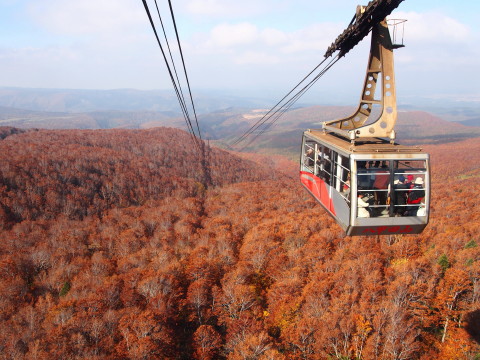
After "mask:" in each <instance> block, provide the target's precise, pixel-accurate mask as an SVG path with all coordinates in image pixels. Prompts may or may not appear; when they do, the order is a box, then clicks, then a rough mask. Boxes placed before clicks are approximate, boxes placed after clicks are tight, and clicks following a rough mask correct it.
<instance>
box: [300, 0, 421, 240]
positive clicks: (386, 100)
mask: <svg viewBox="0 0 480 360" xmlns="http://www.w3.org/2000/svg"><path fill="white" fill-rule="evenodd" d="M402 1H403V0H375V1H370V2H369V4H368V5H367V6H358V7H357V11H356V15H355V17H354V18H353V20H352V22H351V23H350V25H349V26H348V28H347V29H346V30H345V31H344V32H343V33H342V34H341V35H340V36H339V37H338V38H337V39H336V40H335V42H334V43H333V44H332V45H331V46H330V47H329V49H328V50H327V52H326V54H325V57H328V56H331V55H332V54H333V53H334V52H336V51H339V54H340V56H343V55H345V54H346V53H347V52H348V51H349V50H351V49H352V48H353V47H354V46H355V45H356V44H357V43H358V42H359V41H360V40H361V39H363V38H364V37H365V36H366V35H368V33H369V32H370V31H371V32H372V37H371V47H370V56H369V60H368V65H367V71H366V75H365V81H364V84H363V89H362V94H361V97H360V103H359V105H358V108H357V110H356V111H355V112H354V113H353V114H352V115H351V116H348V117H346V118H343V119H338V120H333V121H328V122H324V123H323V126H322V129H318V130H307V131H305V132H304V134H303V140H302V154H301V160H300V180H301V183H302V185H303V186H304V187H305V188H306V189H307V190H308V192H309V193H310V194H311V195H312V196H313V197H314V198H315V199H316V200H317V201H318V202H320V204H321V205H322V206H323V207H324V208H325V209H326V210H327V211H328V212H329V213H330V215H332V216H333V217H334V218H335V220H336V221H337V222H338V223H339V225H340V226H341V227H342V228H343V229H344V230H345V232H346V233H347V235H389V234H418V233H420V232H422V231H423V229H424V228H425V227H426V225H427V224H428V218H429V204H430V170H429V155H428V154H427V153H425V152H423V151H422V149H421V148H419V147H416V146H403V145H399V144H397V143H396V142H395V130H394V126H395V122H396V120H397V107H396V94H395V76H394V66H393V50H394V49H396V48H398V47H403V43H402V44H394V43H392V40H391V37H390V32H389V29H388V26H389V23H387V20H386V19H385V18H386V16H387V15H389V14H390V13H391V11H393V9H395V8H396V7H397V6H398V5H399V4H400V2H402ZM399 24H402V25H403V22H402V21H399V20H394V21H393V24H392V25H393V26H394V27H395V29H394V34H395V36H394V39H395V38H396V27H397V25H399ZM395 40H396V39H395ZM402 42H403V39H402ZM377 87H378V88H379V89H378V91H377V92H378V94H379V97H380V98H379V99H377V98H376V97H375V94H376V91H375V90H376V89H377Z"/></svg>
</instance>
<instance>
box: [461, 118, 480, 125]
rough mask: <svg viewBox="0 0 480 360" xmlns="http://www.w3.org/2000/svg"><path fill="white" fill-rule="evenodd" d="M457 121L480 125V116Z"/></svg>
mask: <svg viewBox="0 0 480 360" xmlns="http://www.w3.org/2000/svg"><path fill="white" fill-rule="evenodd" d="M459 123H460V124H462V125H466V126H480V118H474V119H468V120H464V121H459Z"/></svg>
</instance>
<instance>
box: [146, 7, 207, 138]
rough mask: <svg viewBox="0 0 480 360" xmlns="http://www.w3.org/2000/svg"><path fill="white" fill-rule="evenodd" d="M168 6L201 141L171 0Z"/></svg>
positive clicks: (200, 136)
mask: <svg viewBox="0 0 480 360" xmlns="http://www.w3.org/2000/svg"><path fill="white" fill-rule="evenodd" d="M155 1H156V0H155ZM168 5H169V7H170V14H171V15H172V20H173V26H174V28H175V35H176V36H177V43H178V49H179V50H180V57H181V58H182V64H183V72H184V73H185V79H186V80H187V87H188V93H189V94H190V101H191V103H192V109H193V115H194V116H195V122H196V123H197V130H198V137H199V138H200V139H202V134H201V132H200V126H199V125H198V118H197V111H196V110H195V104H194V103H193V97H192V90H191V88H190V81H189V80H188V75H187V68H186V66H185V59H184V58H183V51H182V46H181V45H180V37H179V36H178V30H177V23H176V21H175V15H174V14H173V8H172V2H171V0H168Z"/></svg>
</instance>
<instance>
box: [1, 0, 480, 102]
mask: <svg viewBox="0 0 480 360" xmlns="http://www.w3.org/2000/svg"><path fill="white" fill-rule="evenodd" d="M157 1H158V3H159V6H160V12H161V14H162V16H163V20H164V22H165V26H166V30H167V32H168V38H169V40H170V41H171V44H173V43H174V33H173V31H172V26H171V23H170V21H169V20H170V18H169V12H168V10H167V9H168V7H167V6H168V5H167V4H168V1H166V0H157ZM366 2H367V1H365V3H366ZM357 3H358V0H355V1H353V0H339V1H332V0H330V1H326V0H242V1H238V0H172V4H173V8H174V11H175V16H176V20H177V25H178V30H179V34H180V38H181V42H182V48H183V50H184V56H185V60H186V64H187V70H188V73H189V77H190V83H191V86H192V91H193V93H194V94H195V90H198V91H200V90H224V91H237V90H239V91H242V92H244V93H251V94H252V95H255V96H258V95H259V94H267V95H269V96H270V95H271V96H273V97H275V96H278V95H283V94H285V93H286V92H287V91H289V90H290V89H291V88H292V87H293V86H294V85H295V84H296V83H297V82H298V81H299V80H300V79H301V78H302V77H303V76H304V75H305V74H306V73H308V72H309V71H310V70H311V69H313V68H314V67H315V66H316V65H317V64H318V63H319V62H320V61H321V60H322V57H323V54H324V52H325V50H326V48H327V47H328V45H329V44H330V43H331V42H332V41H333V40H334V39H335V38H336V37H337V35H338V34H339V33H341V32H342V31H343V29H344V28H345V27H346V26H347V25H348V23H349V22H350V20H351V18H352V16H353V14H354V12H355V8H356V5H357ZM149 5H150V8H151V10H153V9H154V3H153V1H152V0H149ZM0 10H1V11H0V23H1V24H2V26H1V30H0V74H1V76H0V86H1V87H5V86H13V87H37V88H76V89H78V88H80V89H115V88H135V89H170V88H171V87H172V85H171V83H170V80H169V77H168V76H167V72H166V71H165V65H164V62H163V58H162V55H161V52H160V50H159V48H158V46H157V44H156V40H155V38H154V35H153V32H152V29H151V27H150V24H149V22H148V18H147V16H146V13H145V10H144V7H143V4H142V1H141V0H78V1H68V0H40V1H39V0H0ZM479 13H480V2H478V1H473V0H466V1H450V0H448V1H447V0H405V1H404V2H403V3H402V4H401V5H400V7H399V8H398V9H397V10H396V11H395V12H394V13H393V14H392V16H391V17H392V18H405V19H408V22H407V23H406V25H405V34H404V42H405V45H406V47H405V48H402V49H399V50H397V51H396V58H395V65H396V74H397V88H398V92H399V96H426V97H433V98H442V97H452V98H472V99H474V98H475V99H480V90H479V84H478V83H479V80H480V76H479V74H478V71H479V69H480V66H479V65H480V46H479V45H478V44H479V41H480V26H479V25H478V19H477V18H478V14H479ZM368 46H369V44H368V41H363V42H362V43H361V44H360V45H359V46H357V47H356V48H355V49H354V50H353V51H352V52H351V53H349V54H347V56H346V57H345V58H343V59H341V60H340V62H338V63H337V64H336V65H335V66H334V67H333V68H332V69H331V70H330V71H329V72H328V73H327V75H325V77H324V78H322V79H321V80H320V81H319V82H318V83H317V84H316V85H315V87H314V89H312V90H313V91H314V93H315V91H316V94H317V95H318V97H319V98H321V97H325V98H329V97H332V94H334V96H343V95H346V94H352V93H355V94H357V93H358V92H359V91H360V89H361V82H362V81H363V77H364V69H365V66H366V61H367V57H368ZM317 95H316V96H317ZM357 98H358V96H356V97H355V99H357ZM320 102H321V101H320Z"/></svg>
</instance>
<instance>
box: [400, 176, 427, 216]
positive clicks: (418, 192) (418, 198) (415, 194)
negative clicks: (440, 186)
mask: <svg viewBox="0 0 480 360" xmlns="http://www.w3.org/2000/svg"><path fill="white" fill-rule="evenodd" d="M424 198H425V190H424V188H423V179H422V178H421V177H417V178H416V179H415V183H414V185H413V188H412V189H411V190H410V193H409V194H408V198H407V205H408V206H407V212H406V214H405V215H406V216H418V215H417V213H418V211H419V208H420V204H421V203H422V201H423V199H424Z"/></svg>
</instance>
